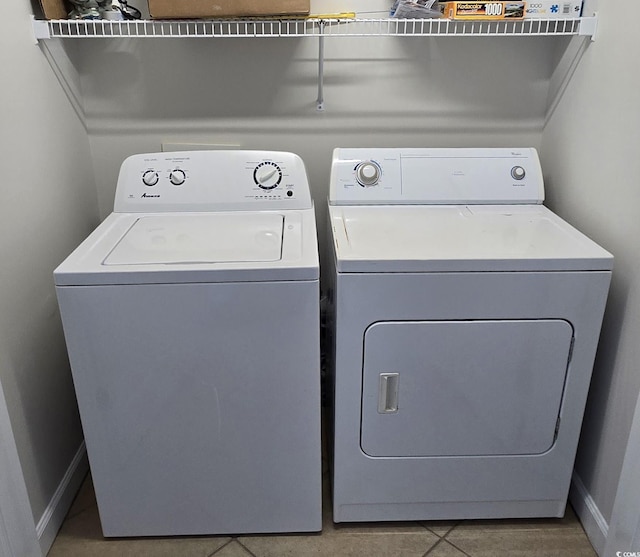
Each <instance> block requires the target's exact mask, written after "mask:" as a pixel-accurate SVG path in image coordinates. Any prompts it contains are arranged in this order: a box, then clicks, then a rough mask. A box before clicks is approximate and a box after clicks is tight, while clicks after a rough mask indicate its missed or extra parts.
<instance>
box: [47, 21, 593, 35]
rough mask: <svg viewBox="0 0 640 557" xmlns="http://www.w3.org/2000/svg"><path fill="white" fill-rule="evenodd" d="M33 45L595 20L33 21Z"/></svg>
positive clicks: (507, 31) (584, 31) (457, 31)
mask: <svg viewBox="0 0 640 557" xmlns="http://www.w3.org/2000/svg"><path fill="white" fill-rule="evenodd" d="M34 31H35V35H36V39H50V38H76V39H83V38H105V37H133V38H147V37H150V38H198V37H202V38H218V37H236V38H238V37H240V38H242V37H321V36H322V37H367V36H413V37H431V36H453V37H466V36H471V37H484V36H486V37H500V36H503V37H519V36H554V35H587V36H592V35H593V33H594V31H595V18H590V17H585V18H579V19H526V20H521V21H459V20H458V21H456V20H450V19H393V18H386V19H317V18H307V19H276V20H252V19H244V20H240V19H233V20H129V21H108V20H66V19H62V20H50V21H42V20H34Z"/></svg>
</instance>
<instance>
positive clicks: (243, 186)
mask: <svg viewBox="0 0 640 557" xmlns="http://www.w3.org/2000/svg"><path fill="white" fill-rule="evenodd" d="M311 207H312V204H311V194H310V191H309V181H308V179H307V173H306V169H305V166H304V163H303V162H302V159H301V158H300V157H299V156H298V155H295V154H293V153H286V152H280V151H241V150H230V151H226V150H225V151H183V152H174V153H147V154H141V155H133V156H131V157H129V158H127V159H126V160H125V161H124V162H123V163H122V166H121V168H120V175H119V176H118V185H117V187H116V196H115V204H114V211H115V212H116V213H137V212H143V213H150V212H176V211H203V212H208V211H255V210H271V209H273V210H283V209H310V208H311Z"/></svg>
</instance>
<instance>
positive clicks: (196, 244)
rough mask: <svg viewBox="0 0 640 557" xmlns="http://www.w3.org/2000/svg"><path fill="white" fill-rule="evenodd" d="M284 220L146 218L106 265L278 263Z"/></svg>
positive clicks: (240, 216)
mask: <svg viewBox="0 0 640 557" xmlns="http://www.w3.org/2000/svg"><path fill="white" fill-rule="evenodd" d="M283 223H284V218H283V217H282V215H280V214H275V213H256V214H251V215H247V214H242V213H222V214H211V215H198V216H195V215H194V216H171V217H169V218H168V217H166V216H143V217H141V218H139V219H138V220H137V221H136V222H135V223H134V224H133V226H132V227H131V229H130V230H129V231H128V232H127V233H126V234H125V235H124V236H123V237H122V239H121V240H120V242H118V244H117V245H116V246H115V247H114V248H113V250H112V251H111V253H109V254H108V255H107V257H106V258H105V260H104V264H105V265H144V264H158V263H163V264H179V263H232V262H256V261H278V260H280V258H281V257H282V238H283Z"/></svg>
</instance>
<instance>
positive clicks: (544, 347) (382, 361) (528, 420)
mask: <svg viewBox="0 0 640 557" xmlns="http://www.w3.org/2000/svg"><path fill="white" fill-rule="evenodd" d="M572 338H573V327H572V326H571V324H570V323H568V322H567V321H564V320H560V319H549V320H510V321H504V320H501V321H411V322H378V323H374V324H373V325H371V326H370V327H369V328H368V329H367V330H366V332H365V335H364V369H363V393H362V424H361V447H362V450H363V451H364V452H365V453H366V454H368V455H370V456H374V457H376V456H377V457H421V456H422V457H427V456H480V455H484V456H486V455H514V454H540V453H543V452H545V451H547V450H549V449H550V448H551V446H552V445H553V443H554V440H555V432H556V425H557V421H558V417H559V413H560V404H561V402H562V394H563V390H564V384H565V379H566V374H567V363H568V360H569V354H570V349H571V343H572Z"/></svg>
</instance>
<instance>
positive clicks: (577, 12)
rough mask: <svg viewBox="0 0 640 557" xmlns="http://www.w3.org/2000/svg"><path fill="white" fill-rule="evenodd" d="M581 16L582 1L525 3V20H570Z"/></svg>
mask: <svg viewBox="0 0 640 557" xmlns="http://www.w3.org/2000/svg"><path fill="white" fill-rule="evenodd" d="M581 15H582V0H564V1H562V0H535V1H532V2H528V3H527V8H526V9H525V11H524V18H525V19H571V18H574V17H580V16H581Z"/></svg>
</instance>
